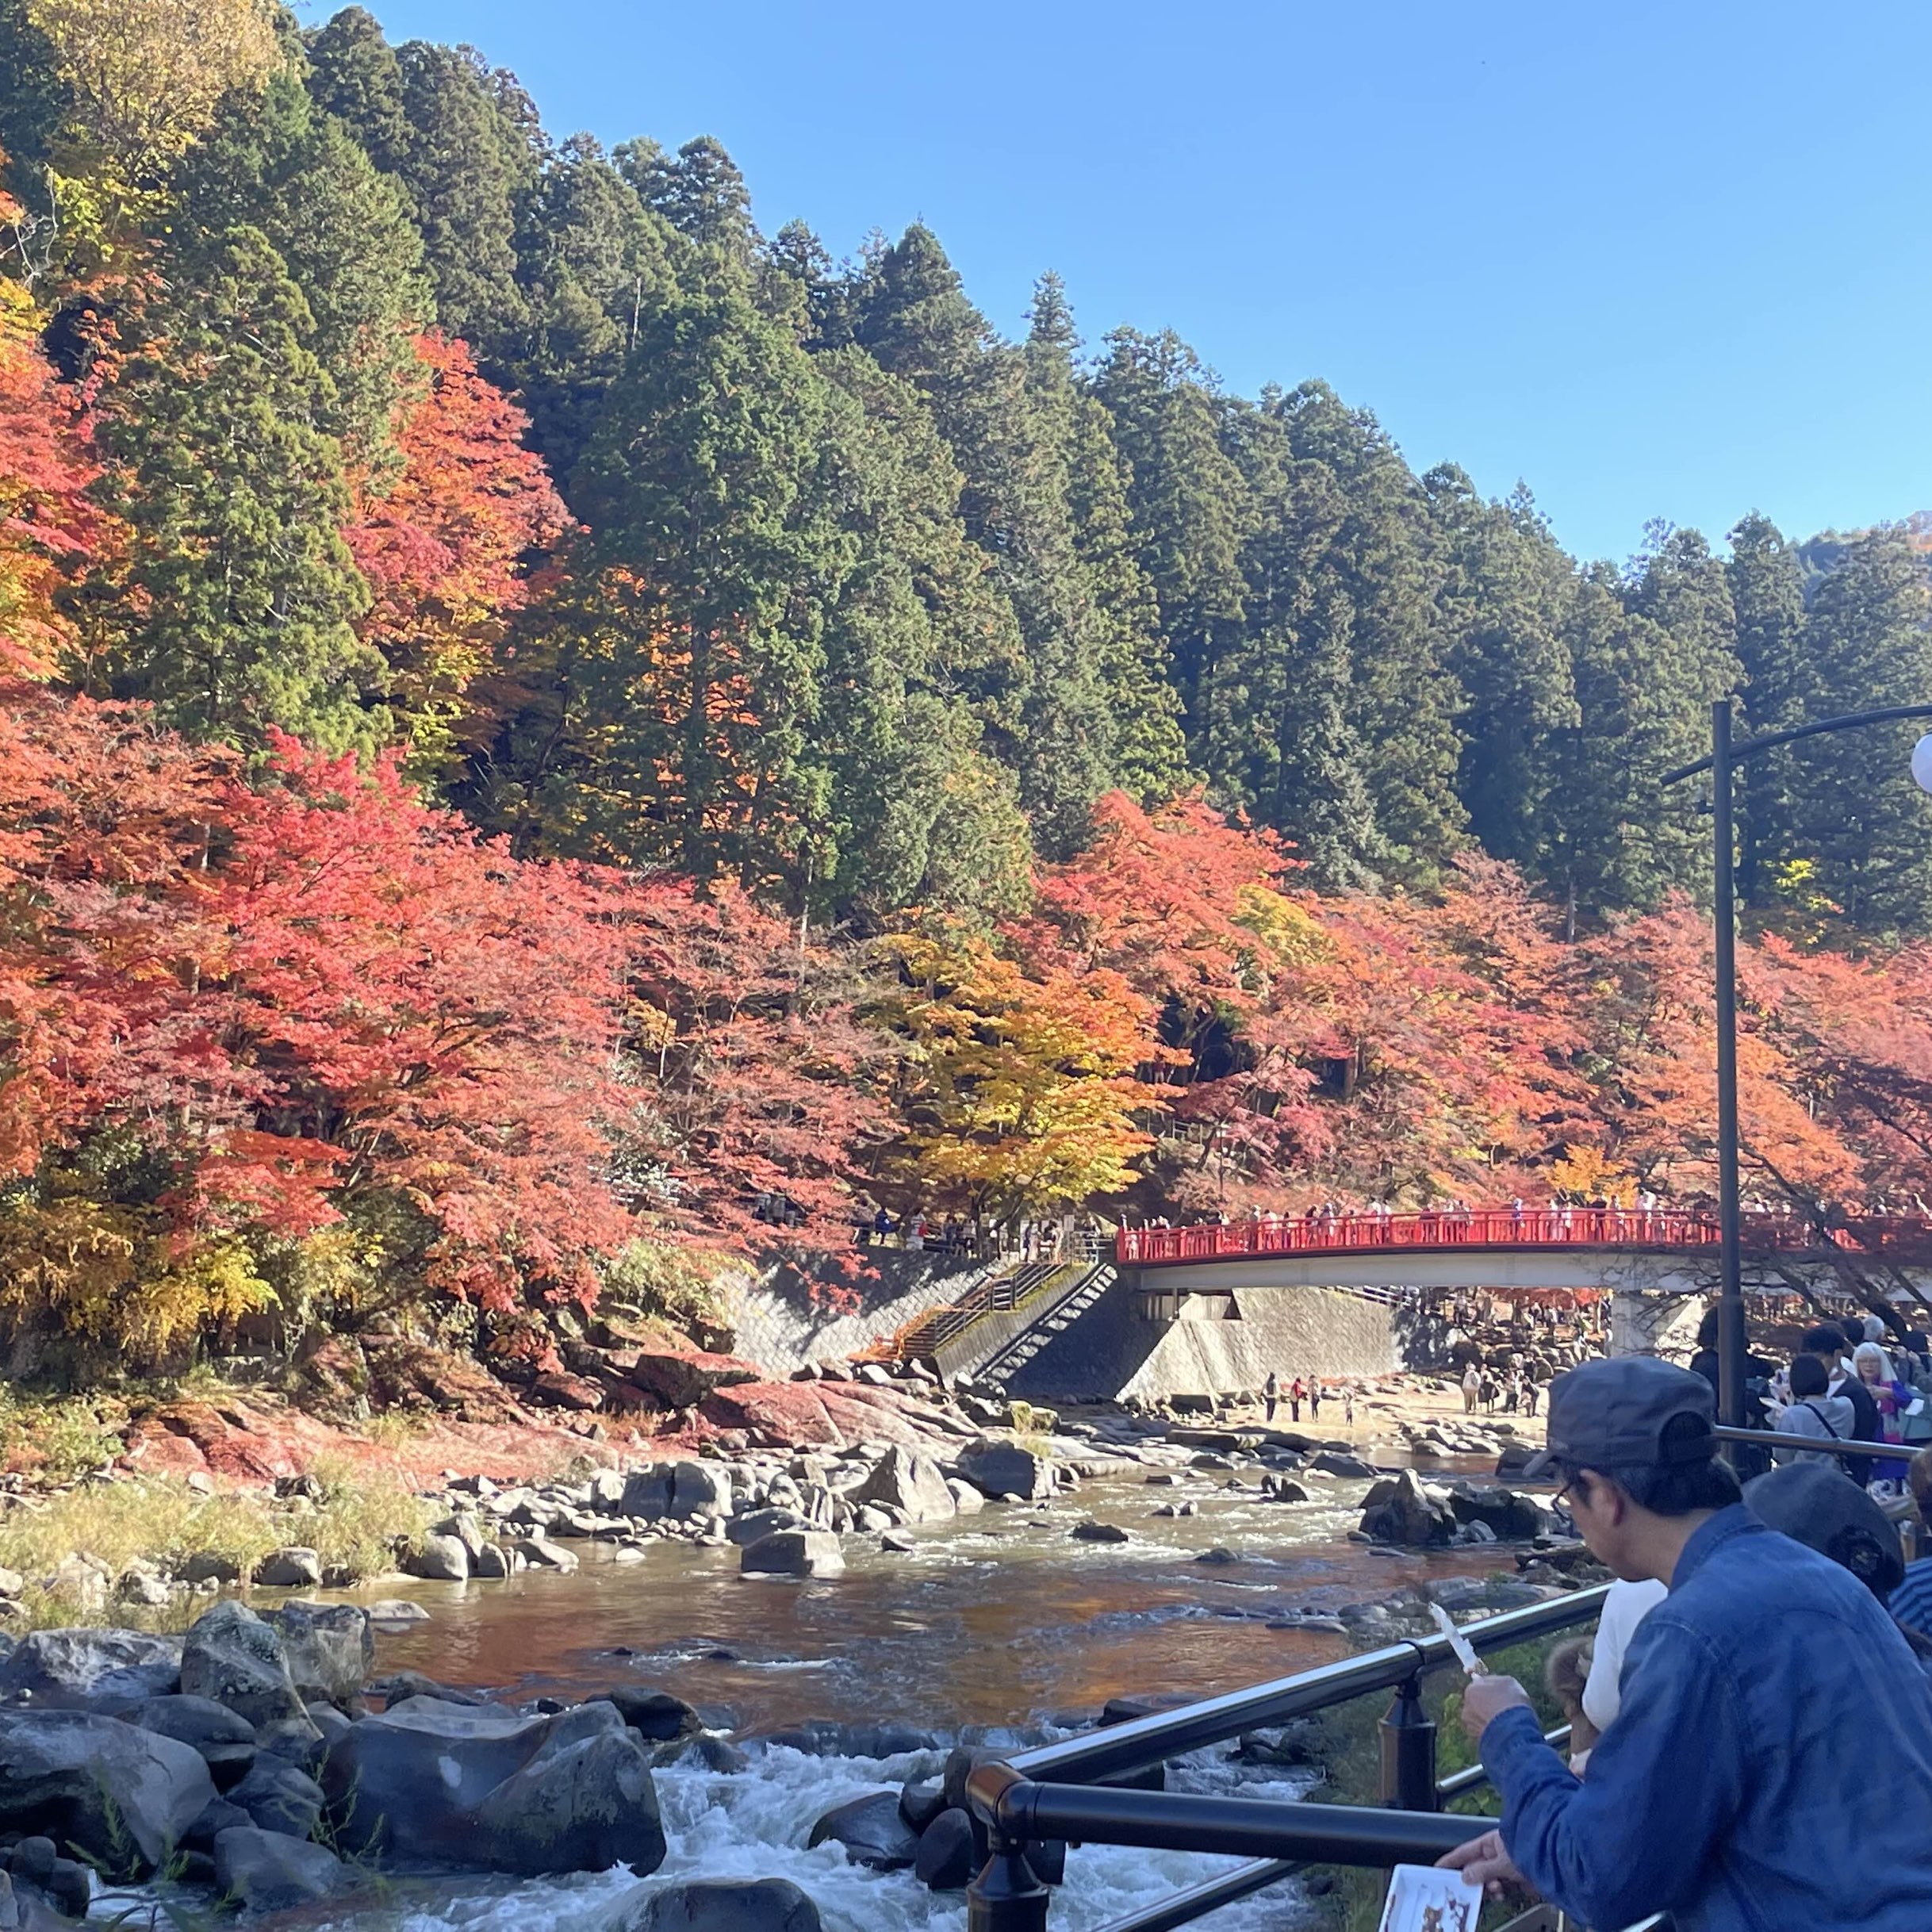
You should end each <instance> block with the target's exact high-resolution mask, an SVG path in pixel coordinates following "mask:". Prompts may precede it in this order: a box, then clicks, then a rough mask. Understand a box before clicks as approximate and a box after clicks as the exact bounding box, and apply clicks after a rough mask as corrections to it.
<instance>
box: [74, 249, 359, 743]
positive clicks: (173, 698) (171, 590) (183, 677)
mask: <svg viewBox="0 0 1932 1932" xmlns="http://www.w3.org/2000/svg"><path fill="white" fill-rule="evenodd" d="M203 261H204V263H205V266H203V267H202V269H201V273H200V275H199V277H198V278H197V279H195V280H192V281H186V282H182V283H181V284H179V285H178V286H176V287H175V288H174V289H173V290H171V293H170V296H169V298H168V299H167V301H165V302H164V303H163V305H161V306H160V307H159V309H157V310H155V312H153V313H152V314H151V316H150V317H148V321H147V326H146V328H145V329H144V343H143V346H142V347H140V349H139V350H138V351H137V352H136V354H135V355H134V356H133V357H132V358H131V360H130V361H129V363H128V368H127V370H126V372H125V374H124V375H123V377H122V378H121V381H119V382H118V383H117V385H116V386H115V388H114V389H113V392H112V395H111V398H110V401H109V405H108V409H107V412H106V416H105V421H104V423H103V426H102V444H103V447H105V449H106V450H108V451H109V454H112V455H113V457H114V458H116V459H117V462H118V464H119V465H120V468H119V469H118V470H117V471H115V472H113V473H110V475H109V477H108V478H107V479H105V481H104V482H103V485H102V495H103V496H104V498H105V501H106V503H107V505H108V507H109V508H111V509H113V511H115V512H117V514H118V515H119V516H121V517H123V518H124V519H125V521H126V523H127V524H128V527H129V530H130V531H131V534H132V542H131V554H130V557H129V561H128V571H127V576H126V579H125V583H124V584H122V585H117V586H115V587H113V588H114V589H115V590H116V591H117V592H118V593H119V609H118V612H117V615H118V616H119V618H120V623H119V627H118V632H117V638H116V642H115V643H114V646H113V649H112V650H110V652H109V654H107V656H106V660H105V671H106V674H107V675H106V681H107V683H108V684H109V688H110V689H111V690H112V691H113V692H114V693H115V695H117V696H130V697H139V698H144V699H147V700H150V701H151V702H152V703H154V705H155V707H156V709H157V711H159V714H160V715H161V716H162V718H163V719H164V720H165V721H166V722H167V723H170V724H172V725H175V726H178V727H180V728H181V729H182V730H186V731H188V732H190V733H192V734H196V735H199V736H205V737H212V738H223V739H225V740H227V741H228V742H231V743H235V744H240V745H249V746H253V745H259V744H260V743H261V742H263V737H264V734H266V731H267V730H268V729H269V728H270V726H282V728H284V729H285V730H289V731H292V732H297V733H300V734H304V735H305V736H307V737H309V738H312V739H313V740H315V741H316V742H318V743H320V744H323V745H325V746H331V747H338V748H339V747H343V746H353V745H368V744H370V743H372V742H374V741H376V740H377V739H378V738H380V736H381V731H382V728H383V720H382V718H381V712H380V708H379V707H378V705H377V704H376V703H375V702H374V700H375V699H376V698H377V697H378V695H379V693H380V691H381V685H382V682H383V678H384V668H383V664H382V660H381V656H380V654H378V653H377V652H376V651H374V650H372V649H370V647H369V646H366V645H365V644H363V643H362V642H360V641H359V640H358V638H357V636H356V634H355V628H354V623H353V620H354V619H355V618H356V617H357V616H358V615H359V614H360V613H361V612H362V610H363V609H364V608H366V604H367V603H368V592H367V590H366V588H365V586H364V585H363V583H362V578H361V577H359V576H358V574H357V572H356V569H355V565H354V562H352V560H351V557H350V555H349V551H348V548H347V545H346V544H345V543H344V542H343V539H342V536H341V534H340V533H341V527H342V524H343V520H344V519H345V516H346V514H347V508H348V496H347V488H346V486H345V484H344V482H343V459H342V452H341V448H340V446H339V444H338V443H337V442H336V440H335V438H334V437H332V436H331V435H328V433H327V432H326V431H324V430H323V429H322V428H321V427H319V425H320V423H321V422H322V421H324V420H327V419H328V416H330V415H331V414H332V412H333V410H334V408H335V401H336V391H335V382H334V381H333V379H332V377H331V376H330V375H329V374H328V371H327V370H325V369H324V367H323V366H322V364H321V363H320V362H319V361H318V360H317V359H316V356H315V355H314V353H313V351H312V350H310V349H309V347H307V343H308V340H309V336H310V335H311V333H312V330H313V328H314V317H313V316H312V314H311V312H310V310H309V305H308V303H307V302H306V301H305V300H304V299H303V296H302V292H301V289H299V288H297V286H296V285H295V283H294V282H293V281H292V280H291V279H290V278H289V274H288V271H287V268H286V265H285V264H284V263H283V261H282V257H281V256H280V255H279V254H278V253H277V251H276V250H275V248H274V246H273V244H272V243H270V241H269V240H268V239H267V237H266V236H264V235H263V233H262V232H261V231H260V230H259V228H233V229H230V230H229V231H228V232H226V233H225V234H224V235H223V236H221V237H220V240H218V241H217V242H214V243H213V244H212V245H211V246H210V247H209V248H208V250H207V251H206V253H205V256H204V257H203Z"/></svg>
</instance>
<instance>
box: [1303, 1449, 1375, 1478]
mask: <svg viewBox="0 0 1932 1932" xmlns="http://www.w3.org/2000/svg"><path fill="white" fill-rule="evenodd" d="M1309 1468H1310V1469H1317V1470H1321V1473H1322V1474H1323V1475H1324V1476H1355V1477H1363V1476H1378V1475H1380V1474H1381V1473H1382V1472H1381V1471H1380V1470H1378V1469H1377V1468H1376V1466H1374V1463H1373V1462H1363V1460H1362V1459H1361V1457H1359V1455H1342V1454H1341V1453H1340V1452H1339V1451H1336V1450H1332V1449H1327V1450H1324V1451H1322V1453H1321V1455H1318V1456H1317V1457H1316V1458H1315V1459H1314V1460H1313V1462H1311V1463H1309Z"/></svg>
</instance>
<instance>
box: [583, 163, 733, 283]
mask: <svg viewBox="0 0 1932 1932" xmlns="http://www.w3.org/2000/svg"><path fill="white" fill-rule="evenodd" d="M613 159H615V162H616V164H617V167H618V169H619V171H620V172H621V173H622V174H623V177H624V178H625V180H627V182H630V184H631V186H632V187H633V188H634V190H636V191H637V194H638V199H639V200H640V201H642V202H643V204H644V205H645V206H646V208H648V209H650V211H651V212H652V213H654V214H655V215H657V216H658V217H661V219H662V220H664V221H665V222H666V223H668V224H669V225H670V226H671V227H672V228H675V229H676V230H677V232H678V233H679V234H680V235H682V236H684V239H685V240H687V241H688V242H690V243H693V244H694V245H695V246H696V247H699V248H702V249H706V250H709V251H713V252H715V254H716V255H719V256H720V257H721V258H723V259H726V260H727V261H730V262H732V263H736V264H738V265H739V266H744V265H746V264H748V263H749V262H750V260H751V257H752V252H753V248H754V247H755V245H756V243H757V230H756V229H755V228H753V226H752V224H751V194H750V191H749V190H748V189H747V188H746V186H745V177H744V176H743V175H742V174H740V173H739V172H738V164H737V163H736V162H734V160H733V159H731V157H730V155H728V154H726V152H725V151H724V147H723V144H722V143H721V142H719V141H717V140H714V139H713V138H712V137H711V136H710V135H708V134H700V136H698V137H697V138H696V140H689V141H687V142H685V144H684V146H683V147H682V148H679V149H678V151H677V153H676V154H675V155H667V154H665V151H664V150H663V149H662V148H660V147H659V146H658V145H657V143H656V142H655V141H648V140H635V141H627V142H625V143H624V144H623V146H622V147H621V148H619V149H618V150H617V151H616V154H615V156H614V157H613Z"/></svg>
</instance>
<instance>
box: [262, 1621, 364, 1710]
mask: <svg viewBox="0 0 1932 1932" xmlns="http://www.w3.org/2000/svg"><path fill="white" fill-rule="evenodd" d="M264 1621H265V1622H266V1623H270V1624H272V1625H273V1626H274V1628H275V1629H276V1631H278V1633H279V1634H280V1635H281V1638H282V1657H283V1659H284V1661H285V1662H286V1663H287V1665H288V1666H289V1679H290V1681H292V1682H293V1685H295V1690H296V1694H297V1696H299V1697H300V1698H301V1700H302V1702H303V1703H304V1704H316V1703H322V1704H347V1702H348V1701H349V1700H350V1699H351V1698H352V1697H359V1696H361V1695H362V1686H363V1685H364V1684H366V1682H367V1681H368V1680H369V1673H370V1670H371V1669H374V1666H375V1661H376V1640H375V1638H374V1635H373V1634H372V1633H371V1631H370V1627H369V1612H367V1611H366V1610H365V1609H363V1608H362V1607H361V1605H360V1604H303V1603H289V1604H283V1605H282V1608H280V1609H278V1610H270V1612H268V1613H267V1615H266V1617H265V1618H264Z"/></svg>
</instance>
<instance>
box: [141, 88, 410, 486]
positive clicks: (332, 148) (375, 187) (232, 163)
mask: <svg viewBox="0 0 1932 1932" xmlns="http://www.w3.org/2000/svg"><path fill="white" fill-rule="evenodd" d="M176 199H177V204H178V213H177V215H176V217H175V218H174V223H173V232H172V234H171V238H170V239H171V256H172V259H173V262H174V273H175V274H178V275H182V276H185V277H186V278H188V279H189V280H191V281H192V280H196V279H198V278H199V277H200V276H201V274H202V272H203V269H202V263H203V259H204V258H205V256H207V255H209V253H210V252H213V253H217V254H218V253H219V252H220V251H221V250H222V249H223V248H224V247H226V245H227V238H228V235H229V234H230V232H232V230H234V229H236V228H255V229H257V230H259V232H261V233H262V234H263V235H264V236H266V238H267V240H268V241H269V243H270V245H271V246H272V247H274V250H275V251H276V253H277V254H278V255H279V256H280V257H281V258H282V263H283V265H284V266H285V267H286V269H287V270H288V273H289V275H290V277H291V278H293V281H294V282H295V285H296V286H297V288H299V289H301V292H302V296H303V298H304V301H305V304H306V305H307V308H308V310H309V315H310V317H311V319H312V328H311V330H310V332H309V337H308V340H307V346H308V347H309V348H311V349H312V350H313V351H314V352H315V354H316V357H317V358H319V359H320V362H321V363H322V366H323V367H324V369H325V370H327V371H328V375H329V378H330V383H331V387H332V398H333V399H332V402H331V404H330V405H329V407H328V412H327V413H326V414H325V415H324V417H323V418H322V419H321V420H320V427H321V428H322V429H324V431H327V432H328V434H329V435H332V436H333V437H335V439H336V440H337V441H338V442H339V443H341V445H342V447H343V453H344V454H345V456H346V458H347V460H348V461H349V462H350V463H351V465H353V466H355V468H356V469H357V470H358V471H361V472H362V473H368V474H373V475H374V476H376V477H381V474H382V473H383V472H384V471H385V469H387V468H388V467H389V466H390V464H389V458H390V455H391V453H392V444H391V431H392V429H393V424H394V421H395V419H396V416H397V412H398V411H399V409H400V408H402V407H403V405H404V404H406V403H407V402H408V401H410V400H411V398H412V392H413V389H414V386H415V385H416V357H415V353H414V350H413V347H412V343H413V341H414V338H415V336H416V334H417V332H419V331H420V329H422V328H424V326H425V325H426V324H427V320H428V319H429V312H430V306H431V302H430V293H429V289H428V286H427V282H426V281H425V280H424V274H423V251H422V244H421V242H420V240H419V238H418V236H417V235H416V230H415V228H413V226H412V224H411V223H410V220H409V217H408V212H407V210H406V209H405V207H404V201H403V197H402V195H401V191H400V190H399V189H398V188H397V185H396V184H395V183H394V182H392V181H390V180H389V179H387V178H385V177H384V176H382V175H381V174H378V172H377V171H376V170H375V168H374V166H373V165H372V164H371V163H370V159H369V157H368V156H367V155H366V154H365V153H364V152H363V151H362V148H361V147H360V146H359V145H358V144H357V142H356V141H355V139H354V138H353V137H352V136H351V135H350V133H349V132H348V131H347V128H345V127H344V126H343V124H342V123H341V122H340V121H337V120H336V119H335V118H334V117H332V116H331V115H328V114H324V113H318V112H317V111H316V109H315V107H314V106H313V105H312V102H311V100H310V98H309V94H308V93H307V92H306V91H305V89H304V86H303V85H302V82H301V77H300V76H299V75H297V74H296V73H295V72H293V71H289V70H287V69H285V70H284V71H282V73H281V74H279V75H277V76H276V77H275V78H274V79H272V80H271V81H270V83H269V85H268V86H267V88H266V90H265V91H264V92H263V93H262V94H259V95H252V94H231V95H229V96H228V99H227V100H226V101H225V102H224V105H223V110H222V113H221V114H220V117H219V118H218V119H217V123H216V125H215V126H214V127H213V128H212V129H211V130H210V132H209V136H208V137H207V139H206V140H205V141H204V142H203V143H202V144H201V147H200V148H197V150H196V151H195V152H194V155H191V156H190V159H189V162H188V163H187V166H186V168H185V169H184V170H183V171H182V175H181V177H180V178H179V182H178V194H177V197H176Z"/></svg>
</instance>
